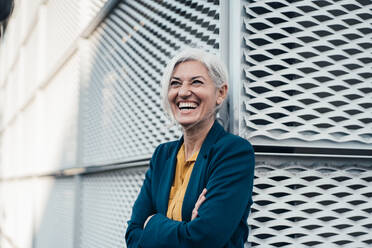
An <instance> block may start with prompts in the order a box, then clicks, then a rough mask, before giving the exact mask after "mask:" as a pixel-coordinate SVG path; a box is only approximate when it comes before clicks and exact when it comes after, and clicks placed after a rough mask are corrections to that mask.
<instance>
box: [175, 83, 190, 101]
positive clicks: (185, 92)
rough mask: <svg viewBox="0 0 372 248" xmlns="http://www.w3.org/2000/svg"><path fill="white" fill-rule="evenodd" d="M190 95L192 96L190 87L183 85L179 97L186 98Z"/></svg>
mask: <svg viewBox="0 0 372 248" xmlns="http://www.w3.org/2000/svg"><path fill="white" fill-rule="evenodd" d="M190 95H191V91H190V88H189V86H188V85H187V84H182V86H181V87H180V88H179V91H178V96H180V97H183V98H185V97H188V96H190Z"/></svg>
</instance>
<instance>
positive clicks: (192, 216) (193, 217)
mask: <svg viewBox="0 0 372 248" xmlns="http://www.w3.org/2000/svg"><path fill="white" fill-rule="evenodd" d="M196 217H198V211H197V210H196V209H195V208H194V210H192V215H191V220H194V219H195V218H196Z"/></svg>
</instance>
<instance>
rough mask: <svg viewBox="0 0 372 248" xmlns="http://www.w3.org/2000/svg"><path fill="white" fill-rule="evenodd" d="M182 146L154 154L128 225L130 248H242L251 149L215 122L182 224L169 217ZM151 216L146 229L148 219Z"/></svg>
mask: <svg viewBox="0 0 372 248" xmlns="http://www.w3.org/2000/svg"><path fill="white" fill-rule="evenodd" d="M182 143H183V137H182V138H181V139H180V140H178V141H173V142H168V143H164V144H161V145H159V146H158V147H157V148H156V149H155V152H154V154H153V156H152V158H151V161H150V167H149V169H148V170H147V172H146V176H145V180H144V183H143V185H142V188H141V191H140V193H139V195H138V198H137V200H136V201H135V203H134V206H133V210H132V217H131V219H130V220H129V221H128V228H127V231H126V234H125V239H126V242H127V247H129V248H132V247H136V248H137V247H142V248H150V247H156V248H160V247H162V248H163V247H164V248H165V247H169V248H171V247H177V248H179V247H185V248H186V247H187V248H191V247H192V248H194V247H208V248H211V247H213V248H218V247H244V242H245V241H246V240H247V237H248V226H247V218H248V214H249V212H250V207H251V205H252V188H253V176H254V163H255V162H254V152H253V148H252V146H251V144H250V143H249V142H248V141H247V140H245V139H243V138H241V137H239V136H236V135H233V134H230V133H227V132H225V130H224V129H223V127H222V126H221V125H220V124H218V122H217V121H216V122H215V123H214V124H213V126H212V128H211V130H210V131H209V133H208V135H207V137H206V139H205V140H204V142H203V145H202V147H201V149H200V152H199V155H198V157H197V159H196V162H195V165H194V168H193V170H192V173H191V176H190V181H189V184H188V187H187V189H186V193H185V197H184V201H183V205H182V220H183V221H175V220H171V219H169V218H167V217H166V215H167V209H168V200H169V192H170V188H171V185H172V183H173V178H174V172H175V167H176V160H177V153H178V150H179V148H180V146H181V145H182ZM204 188H207V190H208V192H207V194H206V201H205V202H204V203H203V204H202V205H201V206H200V208H199V211H198V213H199V215H198V217H197V218H196V219H194V220H193V221H190V220H191V214H192V210H193V208H194V205H195V203H196V201H197V199H198V197H199V195H200V193H201V192H202V190H203V189H204ZM153 214H154V216H153V217H152V218H151V219H150V221H149V222H148V223H147V225H146V228H144V229H143V224H144V222H145V221H146V219H147V217H148V216H150V215H153Z"/></svg>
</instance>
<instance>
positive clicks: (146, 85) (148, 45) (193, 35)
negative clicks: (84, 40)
mask: <svg viewBox="0 0 372 248" xmlns="http://www.w3.org/2000/svg"><path fill="white" fill-rule="evenodd" d="M218 27H219V10H218V1H125V2H123V3H120V4H118V6H117V7H116V8H115V9H114V10H113V11H112V13H111V14H110V15H109V16H108V17H107V18H106V20H105V21H104V22H103V23H102V24H101V25H100V26H99V27H98V28H97V30H96V31H95V32H94V33H93V34H92V36H91V37H90V39H89V42H90V49H89V50H90V51H89V55H90V57H89V58H85V59H84V60H85V61H89V65H87V68H89V69H88V70H87V72H86V74H85V75H84V80H83V84H84V86H83V87H84V88H83V94H84V97H83V108H82V109H83V112H84V113H85V115H84V117H83V120H82V132H83V136H84V140H83V149H82V150H83V154H84V164H102V163H110V162H118V161H122V160H123V159H134V158H136V157H143V156H148V155H150V154H151V153H152V151H153V149H154V147H155V146H156V145H158V144H159V143H161V142H164V141H167V140H170V139H174V138H176V137H178V135H179V134H180V133H179V132H178V131H177V130H176V128H175V127H173V128H170V129H169V128H168V127H167V125H166V117H165V116H164V114H163V113H162V111H161V106H160V85H159V82H160V77H161V73H162V70H163V68H164V66H165V63H166V61H167V60H168V59H169V58H170V56H171V55H173V54H174V53H175V51H176V50H177V49H178V48H180V47H181V46H183V45H185V44H188V43H195V44H198V45H200V46H204V47H208V48H210V49H213V48H214V49H218V44H219V43H218V39H217V37H218V32H219V28H218Z"/></svg>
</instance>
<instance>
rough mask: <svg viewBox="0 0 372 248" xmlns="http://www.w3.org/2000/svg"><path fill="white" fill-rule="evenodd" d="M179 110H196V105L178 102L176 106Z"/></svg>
mask: <svg viewBox="0 0 372 248" xmlns="http://www.w3.org/2000/svg"><path fill="white" fill-rule="evenodd" d="M178 107H179V108H196V107H197V105H196V104H195V103H193V102H180V103H179V104H178Z"/></svg>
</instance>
